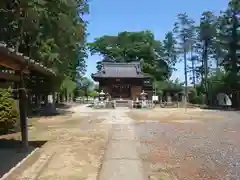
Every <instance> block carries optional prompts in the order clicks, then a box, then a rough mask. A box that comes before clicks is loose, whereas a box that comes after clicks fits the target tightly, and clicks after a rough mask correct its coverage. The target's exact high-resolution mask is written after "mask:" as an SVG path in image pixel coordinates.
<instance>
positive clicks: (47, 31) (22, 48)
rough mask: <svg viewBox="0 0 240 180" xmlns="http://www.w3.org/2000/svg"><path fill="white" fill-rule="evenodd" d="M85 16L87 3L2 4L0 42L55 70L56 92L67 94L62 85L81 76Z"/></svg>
mask: <svg viewBox="0 0 240 180" xmlns="http://www.w3.org/2000/svg"><path fill="white" fill-rule="evenodd" d="M86 13H88V2H87V0H72V1H68V0H62V1H58V0H52V1H47V0H21V1H20V0H14V1H8V0H3V1H1V2H0V21H1V25H3V28H1V29H0V34H1V35H0V41H3V42H5V43H6V44H7V45H8V46H9V47H14V48H15V49H16V50H17V51H19V52H21V53H23V54H24V55H26V56H30V57H31V58H32V59H34V60H37V61H39V62H41V63H42V64H44V65H45V66H47V67H49V68H52V69H53V70H55V71H56V72H57V74H58V76H59V77H60V78H58V79H59V80H60V81H61V82H62V83H57V86H58V87H57V89H58V90H59V91H60V89H62V88H64V89H67V91H69V89H68V88H69V86H65V87H64V84H68V83H65V82H66V81H68V82H69V81H72V82H74V81H75V80H76V76H78V74H79V73H80V75H82V74H84V73H85V67H86V66H85V58H86V49H85V47H86V46H85V44H86V42H85V40H86V22H85V21H84V20H83V15H84V14H86ZM2 22H3V23H2ZM33 82H34V81H32V83H33ZM54 82H55V81H54ZM72 84H73V83H72ZM70 88H71V87H70Z"/></svg>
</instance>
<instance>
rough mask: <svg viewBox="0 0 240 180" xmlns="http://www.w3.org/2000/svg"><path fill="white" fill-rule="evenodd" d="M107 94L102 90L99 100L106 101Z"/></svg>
mask: <svg viewBox="0 0 240 180" xmlns="http://www.w3.org/2000/svg"><path fill="white" fill-rule="evenodd" d="M105 95H106V94H105V93H104V92H103V90H101V92H100V93H99V100H100V101H103V100H104V99H105Z"/></svg>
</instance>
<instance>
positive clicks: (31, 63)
mask: <svg viewBox="0 0 240 180" xmlns="http://www.w3.org/2000/svg"><path fill="white" fill-rule="evenodd" d="M0 53H3V54H6V55H8V56H10V57H12V58H13V59H15V60H17V61H18V62H19V63H22V64H27V66H28V68H29V69H31V70H33V69H34V70H37V71H39V72H42V73H47V74H50V75H56V73H55V72H54V71H53V70H52V69H49V68H47V67H46V66H44V65H42V64H41V63H39V62H37V61H35V60H33V59H31V58H30V57H27V56H24V55H23V54H22V53H19V52H16V51H15V49H13V48H8V47H7V45H6V44H4V43H0Z"/></svg>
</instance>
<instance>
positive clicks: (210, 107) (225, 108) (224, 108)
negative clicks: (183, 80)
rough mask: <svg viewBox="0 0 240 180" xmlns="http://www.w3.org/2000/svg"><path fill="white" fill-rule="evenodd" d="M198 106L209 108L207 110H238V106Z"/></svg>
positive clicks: (239, 109)
mask: <svg viewBox="0 0 240 180" xmlns="http://www.w3.org/2000/svg"><path fill="white" fill-rule="evenodd" d="M200 108H201V109H209V110H220V111H240V108H232V107H218V106H204V107H200Z"/></svg>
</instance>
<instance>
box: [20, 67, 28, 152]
mask: <svg viewBox="0 0 240 180" xmlns="http://www.w3.org/2000/svg"><path fill="white" fill-rule="evenodd" d="M19 75H20V83H19V111H20V123H21V135H22V144H23V147H24V148H28V129H27V127H28V124H27V93H26V89H25V84H24V74H23V71H21V72H19Z"/></svg>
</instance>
